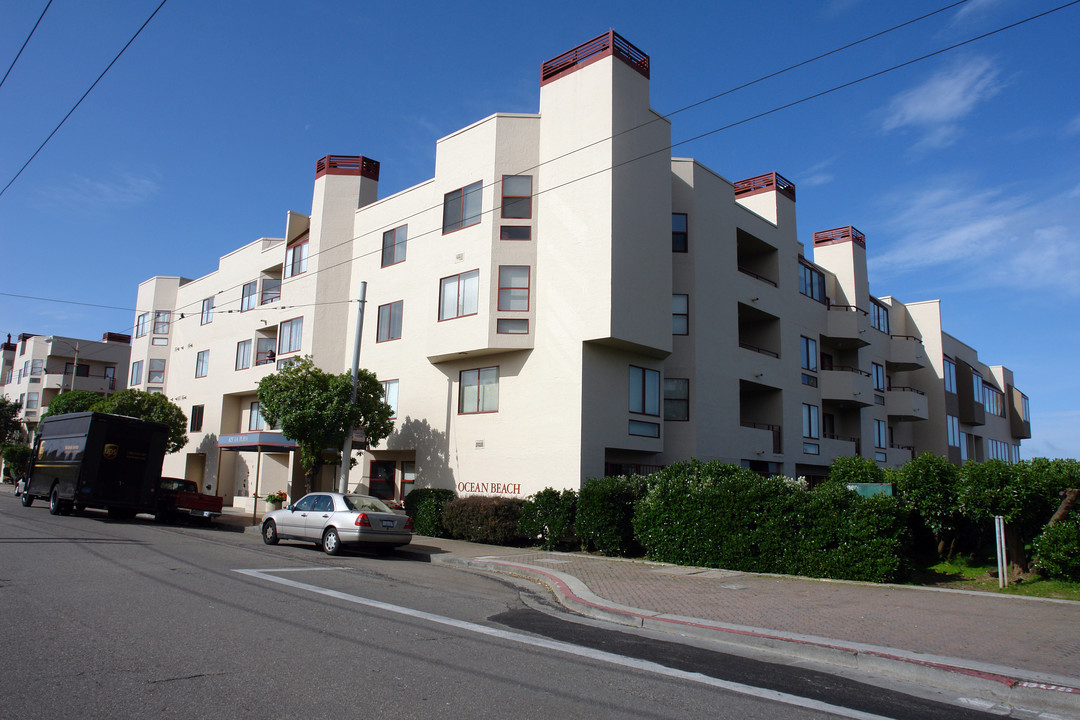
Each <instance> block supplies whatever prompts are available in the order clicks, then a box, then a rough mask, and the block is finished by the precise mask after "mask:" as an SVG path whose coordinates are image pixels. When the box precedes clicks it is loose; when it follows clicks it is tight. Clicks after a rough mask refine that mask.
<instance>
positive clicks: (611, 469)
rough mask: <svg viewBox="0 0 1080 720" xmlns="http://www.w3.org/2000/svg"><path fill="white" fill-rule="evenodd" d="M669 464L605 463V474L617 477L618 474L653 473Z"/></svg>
mask: <svg viewBox="0 0 1080 720" xmlns="http://www.w3.org/2000/svg"><path fill="white" fill-rule="evenodd" d="M666 467H667V465H643V464H641V463H604V475H605V476H607V477H615V476H618V475H652V474H653V473H654V472H657V471H658V470H663V469H664V468H666Z"/></svg>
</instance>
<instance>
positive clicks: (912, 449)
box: [889, 443, 915, 455]
mask: <svg viewBox="0 0 1080 720" xmlns="http://www.w3.org/2000/svg"><path fill="white" fill-rule="evenodd" d="M889 448H890V449H892V450H907V451H908V452H909V453H911V454H912V455H914V454H915V446H914V445H893V444H892V443H889Z"/></svg>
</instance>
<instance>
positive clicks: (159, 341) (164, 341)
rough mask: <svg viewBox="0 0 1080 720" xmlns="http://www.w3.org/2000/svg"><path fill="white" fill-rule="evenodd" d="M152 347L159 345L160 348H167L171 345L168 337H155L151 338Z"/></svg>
mask: <svg viewBox="0 0 1080 720" xmlns="http://www.w3.org/2000/svg"><path fill="white" fill-rule="evenodd" d="M150 344H151V345H157V346H158V347H165V346H167V345H168V344H169V338H167V337H155V338H150Z"/></svg>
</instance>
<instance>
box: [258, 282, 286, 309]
mask: <svg viewBox="0 0 1080 720" xmlns="http://www.w3.org/2000/svg"><path fill="white" fill-rule="evenodd" d="M280 299H281V279H280V278H269V277H268V278H263V280H262V296H261V297H260V298H259V304H260V305H266V304H267V303H272V302H277V301H278V300H280Z"/></svg>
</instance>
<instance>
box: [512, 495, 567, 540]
mask: <svg viewBox="0 0 1080 720" xmlns="http://www.w3.org/2000/svg"><path fill="white" fill-rule="evenodd" d="M576 509H577V493H576V492H574V491H573V490H562V491H559V490H555V489H554V488H545V489H543V490H541V491H540V492H538V493H536V494H535V495H530V496H529V497H528V499H526V500H525V504H524V505H523V506H522V508H521V521H520V522H519V524H518V530H519V531H520V532H521V534H522V535H524V536H525V537H527V538H531V539H533V540H537V539H539V541H540V547H541V548H543V549H544V550H555V549H556V548H558V547H559V546H560V545H561V544H563V543H564V542H566V541H567V540H568V539H569V538H570V537H571V536H572V534H573V532H574V515H575V512H576Z"/></svg>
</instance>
